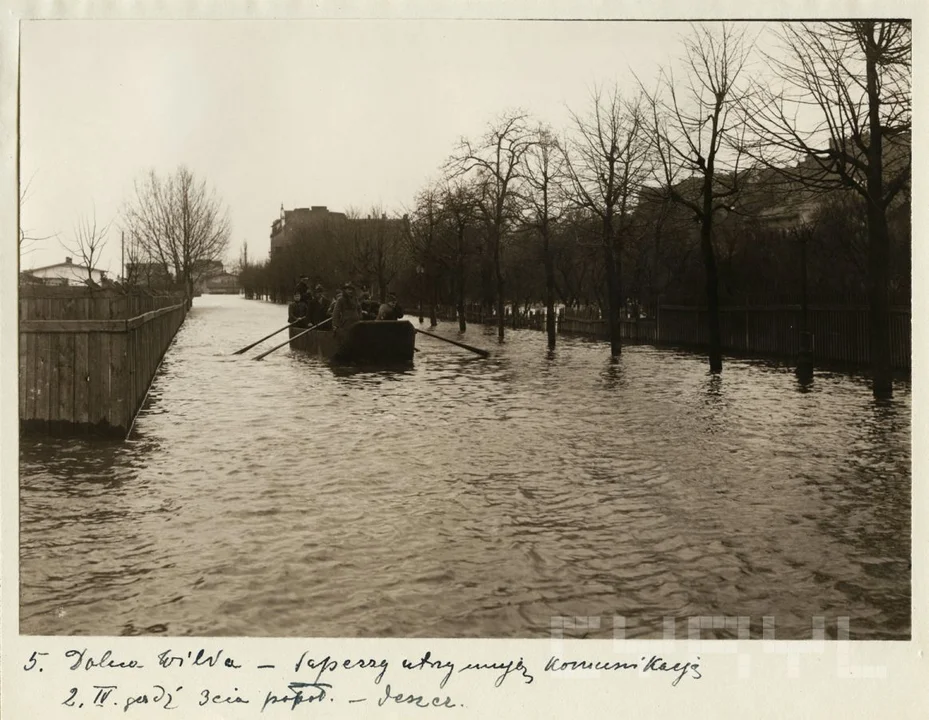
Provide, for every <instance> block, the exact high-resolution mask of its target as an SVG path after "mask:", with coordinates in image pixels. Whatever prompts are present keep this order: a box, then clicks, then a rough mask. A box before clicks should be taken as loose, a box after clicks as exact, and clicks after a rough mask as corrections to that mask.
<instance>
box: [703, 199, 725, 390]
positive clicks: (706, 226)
mask: <svg viewBox="0 0 929 720" xmlns="http://www.w3.org/2000/svg"><path fill="white" fill-rule="evenodd" d="M709 204H710V203H709V202H706V203H704V207H705V210H704V214H703V219H702V221H701V223H700V249H701V251H702V253H703V267H704V270H705V271H706V319H707V331H708V334H709V337H708V339H709V358H710V372H712V373H721V372H722V371H723V353H722V334H721V332H720V329H719V273H718V271H717V269H716V252H715V250H714V249H713V221H712V215H711V212H712V210H711V208H706V206H707V205H709Z"/></svg>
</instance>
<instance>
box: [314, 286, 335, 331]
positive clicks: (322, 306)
mask: <svg viewBox="0 0 929 720" xmlns="http://www.w3.org/2000/svg"><path fill="white" fill-rule="evenodd" d="M312 297H313V307H312V308H311V309H310V313H311V318H312V321H313V324H314V325H318V324H319V323H321V322H323V320H325V319H326V318H328V317H329V316H330V312H329V308H330V307H331V303H330V301H329V298H327V297H326V292H325V290H324V289H323V286H322V285H317V286H316V287H315V288H313V296H312Z"/></svg>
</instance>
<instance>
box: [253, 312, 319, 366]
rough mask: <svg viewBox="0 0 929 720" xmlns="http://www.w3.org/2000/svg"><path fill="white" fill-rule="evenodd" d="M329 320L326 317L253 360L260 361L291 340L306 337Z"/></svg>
mask: <svg viewBox="0 0 929 720" xmlns="http://www.w3.org/2000/svg"><path fill="white" fill-rule="evenodd" d="M330 320H332V318H331V317H327V318H326V319H325V320H323V321H322V322H321V323H316V325H314V326H313V327H311V328H307V329H306V330H304V331H303V332H301V333H297V334H296V335H294V336H293V337H292V338H288V339H287V340H286V341H285V342H282V343H281V344H280V345H275V346H274V347H273V348H271V349H270V350H268V351H266V352H263V353H261V355H259V356H258V357H256V358H255V359H256V360H261V359H262V358H263V357H266V356H267V355H270V354H271V353H273V352H274V351H275V350H278V349H279V348H282V347H284V346H285V345H289V344H290V341H291V340H296V339H297V338H298V337H303V336H304V335H306V334H307V333H308V332H312V331H313V330H315V329H316V328H318V327H319V326H320V325H325V324H326V323H327V322H329V321H330Z"/></svg>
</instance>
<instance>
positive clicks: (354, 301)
mask: <svg viewBox="0 0 929 720" xmlns="http://www.w3.org/2000/svg"><path fill="white" fill-rule="evenodd" d="M359 320H361V305H360V303H359V302H358V298H357V297H355V286H354V285H352V283H350V282H347V283H345V285H343V286H342V293H341V294H340V295H339V297H338V298H337V299H336V301H335V304H334V305H333V307H332V329H333V330H334V331H335V332H336V333H341V332H344V331H345V330H348V328H350V327H351V326H352V325H354V324H355V323H356V322H358V321H359Z"/></svg>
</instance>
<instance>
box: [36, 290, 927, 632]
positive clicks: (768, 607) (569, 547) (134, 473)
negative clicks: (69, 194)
mask: <svg viewBox="0 0 929 720" xmlns="http://www.w3.org/2000/svg"><path fill="white" fill-rule="evenodd" d="M285 318H286V310H284V309H283V308H282V307H279V306H274V305H270V304H266V303H259V302H254V301H247V300H244V299H242V298H239V297H230V296H204V297H201V298H198V299H197V301H196V303H195V305H194V308H193V310H192V311H191V313H190V314H189V315H188V317H187V320H186V321H185V323H184V326H183V327H182V329H181V331H180V333H179V334H178V336H177V338H176V340H175V343H174V345H173V346H172V347H171V348H170V350H169V351H168V354H167V356H166V358H165V361H164V364H163V365H162V368H161V371H160V373H159V375H158V376H157V378H156V380H155V382H154V384H153V386H152V390H151V394H150V398H149V401H148V404H147V405H146V407H145V408H143V410H142V412H141V413H140V415H139V418H138V420H137V423H136V427H135V429H134V431H133V434H132V436H131V438H130V439H129V440H128V441H127V442H125V443H101V442H95V443H90V442H86V441H41V442H39V441H35V440H29V441H23V443H21V453H20V464H21V596H22V611H21V626H22V632H24V633H41V634H84V633H88V634H99V635H118V634H136V633H143V634H150V633H167V634H170V635H223V634H229V635H249V636H287V635H296V636H309V637H313V636H317V637H322V636H368V637H374V636H417V637H473V636H486V637H541V636H545V635H547V634H548V633H549V629H550V627H551V624H552V618H553V617H559V616H596V617H598V618H601V620H600V627H599V628H593V629H591V630H589V631H588V632H587V633H586V634H588V635H601V636H611V635H612V633H613V622H612V618H614V616H624V617H625V618H626V630H627V633H628V634H630V635H641V636H660V633H661V630H662V618H663V617H665V616H669V617H671V616H673V617H676V618H679V619H681V618H689V617H693V616H698V615H729V616H736V615H741V616H749V617H750V618H751V619H752V620H751V621H752V628H753V632H755V630H756V628H760V626H761V618H762V617H763V616H773V617H774V618H775V622H776V632H777V637H778V638H786V637H809V636H810V634H811V626H812V618H813V617H815V616H821V617H825V622H826V628H827V633H829V635H830V636H833V635H835V627H836V621H837V618H839V617H848V618H849V623H850V629H851V635H852V637H853V638H877V637H880V638H905V637H908V636H909V633H910V569H909V558H910V539H909V538H910V520H909V518H910V481H911V479H910V390H909V386H908V385H906V384H901V385H898V386H897V388H896V394H895V397H894V399H893V400H892V401H889V402H884V403H879V402H877V401H875V400H873V399H872V397H871V395H870V392H869V390H868V387H867V385H866V383H865V382H864V380H862V379H858V378H853V377H849V376H845V375H820V376H819V377H817V379H816V381H815V383H814V385H813V386H812V388H811V389H809V390H808V391H804V390H803V389H802V388H801V387H800V386H799V385H798V383H797V381H796V379H795V378H794V376H793V375H792V374H791V373H790V372H789V371H788V370H787V369H784V368H775V367H769V366H766V365H764V364H760V363H750V362H747V361H737V360H730V361H728V362H727V365H726V367H725V371H724V374H723V376H722V377H721V378H719V377H712V376H709V375H708V373H707V371H706V365H705V361H704V360H703V359H702V358H701V357H699V356H694V355H689V354H686V353H680V352H675V351H671V350H666V349H656V348H653V347H649V346H637V347H629V348H626V349H625V350H624V352H623V356H622V359H621V360H620V361H619V362H618V364H615V365H611V364H610V363H609V361H608V357H607V355H608V351H607V348H606V346H605V345H604V344H602V343H595V342H586V341H583V340H579V339H568V338H559V346H558V349H557V350H556V352H555V353H554V355H552V356H549V355H548V354H547V352H546V350H545V341H544V336H543V334H542V333H537V332H534V331H528V330H527V331H518V332H510V333H509V334H508V336H507V340H506V343H505V344H503V345H497V343H496V339H495V337H494V336H493V335H492V334H488V333H489V331H487V332H485V330H484V329H483V328H481V327H477V326H475V327H473V328H471V329H469V330H468V333H467V336H466V342H470V343H471V344H474V345H479V346H481V347H486V348H488V349H490V350H491V351H492V353H493V355H492V357H491V358H490V359H488V360H482V359H480V358H477V357H476V356H474V355H472V354H469V353H467V352H465V351H462V350H459V349H457V348H455V347H453V346H451V345H448V344H445V343H441V342H439V341H437V340H433V339H430V338H426V337H423V336H419V337H418V339H417V345H418V347H419V348H420V352H418V353H417V355H416V365H415V368H414V369H412V370H410V371H407V372H389V373H388V372H382V373H361V372H354V373H352V372H345V371H341V372H340V371H334V370H333V369H331V368H329V367H327V366H326V365H324V364H321V363H320V362H318V361H317V360H315V359H310V358H307V357H304V356H301V355H299V354H295V353H292V352H290V351H289V350H288V349H281V350H279V351H278V352H276V353H274V354H272V355H271V356H269V357H268V358H267V359H266V360H264V361H263V362H253V361H252V359H251V358H252V357H253V356H254V355H255V354H257V353H258V352H259V351H260V350H261V349H266V348H269V347H271V345H272V344H273V340H272V341H269V342H266V343H264V344H263V345H262V346H260V347H259V348H258V349H256V350H254V351H252V352H251V353H249V354H246V355H240V356H234V355H231V354H230V353H231V352H232V351H233V350H235V349H237V348H239V347H241V346H243V345H245V344H247V343H249V342H251V341H253V340H254V339H256V338H257V337H260V336H261V335H263V334H266V333H267V332H270V331H271V330H273V329H274V328H276V327H279V326H280V325H281V324H283V322H285ZM414 322H415V321H414ZM438 332H440V333H444V334H447V335H448V337H457V333H456V328H455V327H453V325H452V324H451V323H443V324H442V325H440V327H439V329H438ZM581 634H584V633H581ZM725 634H726V633H725V632H722V633H721V635H725Z"/></svg>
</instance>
